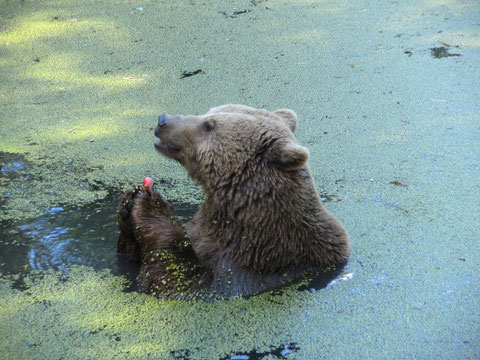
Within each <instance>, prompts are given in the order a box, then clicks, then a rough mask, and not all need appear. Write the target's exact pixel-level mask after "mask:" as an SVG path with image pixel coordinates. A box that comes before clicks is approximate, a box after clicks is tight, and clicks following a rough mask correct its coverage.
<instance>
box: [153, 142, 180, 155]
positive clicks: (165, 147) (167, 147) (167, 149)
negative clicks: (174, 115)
mask: <svg viewBox="0 0 480 360" xmlns="http://www.w3.org/2000/svg"><path fill="white" fill-rule="evenodd" d="M153 146H154V147H155V149H156V150H157V151H158V152H159V153H161V154H163V155H166V156H173V155H174V154H177V153H178V152H180V150H181V147H180V146H178V145H176V144H174V143H171V142H170V141H167V140H163V139H160V140H158V141H156V142H155V143H154V144H153Z"/></svg>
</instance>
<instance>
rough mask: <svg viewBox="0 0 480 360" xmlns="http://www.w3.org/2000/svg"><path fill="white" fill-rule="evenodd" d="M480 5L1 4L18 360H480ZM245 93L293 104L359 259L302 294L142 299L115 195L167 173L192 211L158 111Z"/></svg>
mask: <svg viewBox="0 0 480 360" xmlns="http://www.w3.org/2000/svg"><path fill="white" fill-rule="evenodd" d="M479 19H480V5H479V4H478V3H477V2H475V1H464V0H423V1H413V0H407V1H401V2H400V1H382V2H371V1H366V0H361V1H355V2H351V1H346V0H340V1H333V0H325V1H322V0H320V1H303V0H301V1H289V0H267V1H265V0H263V1H262V0H256V1H233V0H229V1H208V2H207V1H205V2H202V1H197V0H192V1H181V2H180V1H148V0H147V1H141V2H138V1H130V0H128V1H109V2H100V1H67V0H64V1H62V0H57V1H48V0H45V1H41V2H39V1H29V0H9V1H1V2H0V83H1V86H0V140H1V141H0V190H1V191H0V206H1V211H0V220H1V224H0V274H1V276H0V358H5V359H122V358H125V359H135V358H138V359H145V358H152V359H228V358H232V359H237V360H238V359H344V358H345V359H357V358H358V359H365V358H368V359H370V358H372V359H385V358H400V359H410V358H420V359H422V358H424V359H431V358H435V359H480V300H479V299H480V273H479V272H480V270H479V269H480V256H479V254H480V230H479V229H480V215H479V214H480V195H479V194H480V141H479V139H480V102H479V101H478V99H479V98H480V68H479V66H478V64H479V61H480V35H479V34H480V25H479V24H480V20H479ZM229 102H234V103H244V104H248V105H251V106H256V107H265V108H268V109H271V110H273V109H276V108H283V107H287V108H291V109H293V110H295V112H296V113H297V114H298V116H299V125H298V129H297V133H296V134H297V138H298V140H299V142H300V143H301V144H303V145H305V146H307V147H308V149H309V151H310V154H311V158H310V161H309V164H310V167H311V169H312V173H313V175H314V178H315V180H316V183H317V186H318V190H319V193H321V194H322V195H321V196H322V197H323V198H324V200H325V202H326V204H325V205H326V206H327V207H328V209H329V210H330V211H331V212H332V213H333V214H335V215H336V216H337V217H338V218H339V219H340V220H342V222H343V223H344V224H345V226H346V228H347V229H348V231H349V233H350V236H351V241H352V253H351V256H350V260H349V262H348V264H347V265H346V267H345V268H344V269H342V271H341V272H339V273H336V274H334V275H335V276H334V279H331V281H330V282H328V285H326V287H322V286H324V285H325V283H323V284H322V286H315V285H311V284H308V285H307V290H303V291H300V290H297V288H296V287H292V288H289V289H286V290H285V291H284V292H283V293H276V294H263V295H260V296H255V297H251V298H248V299H242V298H236V299H231V300H226V301H212V302H204V301H203V302H202V301H171V300H162V299H156V298H153V297H150V296H148V295H144V294H140V293H138V292H136V291H135V286H134V283H132V280H133V279H134V277H135V273H136V271H138V269H137V268H136V267H135V266H134V265H132V264H128V263H126V262H125V261H124V259H122V257H119V256H117V255H116V253H115V248H116V239H117V236H118V233H117V229H116V223H115V214H114V211H115V206H116V199H117V197H118V195H119V194H120V193H121V192H122V191H124V190H126V189H128V188H130V187H131V186H132V185H133V184H138V183H139V182H140V181H141V179H143V177H145V176H147V175H150V176H154V177H155V178H156V179H158V181H159V185H160V186H159V187H160V190H161V191H162V193H163V194H164V195H165V196H166V197H167V198H168V199H170V200H174V201H176V202H175V204H176V207H177V210H178V211H179V212H180V213H182V214H183V215H184V216H186V218H188V216H191V213H192V209H194V208H195V204H198V203H199V202H200V201H201V199H202V195H201V193H200V192H199V189H198V188H197V187H195V185H194V184H193V183H192V182H191V181H189V180H188V179H187V177H186V175H185V173H184V171H183V169H182V168H181V167H180V166H179V165H177V164H175V163H173V162H171V161H168V160H165V159H163V158H161V157H160V156H158V155H157V154H156V153H155V152H154V150H153V146H152V143H153V127H154V126H155V119H156V117H157V116H158V114H161V113H184V114H189V113H203V112H205V111H206V110H207V109H208V108H210V107H212V106H215V105H220V104H224V103H229ZM185 204H186V205H185ZM192 206H193V207H192ZM182 209H183V210H182ZM309 289H310V290H309Z"/></svg>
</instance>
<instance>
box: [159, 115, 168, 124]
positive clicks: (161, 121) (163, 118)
mask: <svg viewBox="0 0 480 360" xmlns="http://www.w3.org/2000/svg"><path fill="white" fill-rule="evenodd" d="M167 123H168V115H167V114H163V115H160V116H159V117H158V126H165V125H167Z"/></svg>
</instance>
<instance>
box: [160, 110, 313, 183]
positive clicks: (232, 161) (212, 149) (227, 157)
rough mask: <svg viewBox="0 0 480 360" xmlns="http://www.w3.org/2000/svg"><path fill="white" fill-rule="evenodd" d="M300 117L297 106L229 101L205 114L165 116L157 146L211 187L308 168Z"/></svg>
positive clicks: (193, 175)
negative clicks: (297, 130) (299, 138)
mask: <svg viewBox="0 0 480 360" xmlns="http://www.w3.org/2000/svg"><path fill="white" fill-rule="evenodd" d="M296 124H297V116H296V115H295V113H294V112H293V111H291V110H287V109H281V110H276V111H273V112H270V111H267V110H261V109H255V108H251V107H247V106H243V105H224V106H220V107H216V108H212V109H210V110H209V111H208V112H207V113H206V114H204V115H198V116H196V115H187V116H184V115H161V116H160V117H159V118H158V125H157V127H156V129H155V136H156V137H158V138H159V141H158V142H156V143H155V148H156V150H157V151H159V152H160V153H161V154H163V155H165V156H167V157H169V158H172V159H174V160H177V161H178V162H180V163H181V164H182V165H183V166H184V167H185V168H186V169H187V171H188V172H189V175H190V176H191V177H192V178H193V179H195V180H197V181H199V182H200V184H202V185H203V186H205V187H206V188H207V189H214V188H216V187H218V186H222V185H226V184H227V183H229V182H231V181H232V177H239V176H240V177H245V178H248V177H251V176H255V174H256V173H257V172H258V174H265V173H266V172H265V170H267V172H268V170H272V169H274V168H275V169H278V170H279V171H281V172H291V171H295V170H298V169H301V168H303V167H305V164H306V161H307V158H308V150H307V149H306V148H304V147H303V146H300V145H298V143H297V141H296V139H295V137H294V135H293V132H294V131H295V127H296Z"/></svg>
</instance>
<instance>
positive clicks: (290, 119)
mask: <svg viewBox="0 0 480 360" xmlns="http://www.w3.org/2000/svg"><path fill="white" fill-rule="evenodd" d="M273 113H274V114H275V115H277V116H279V117H280V118H281V119H282V120H283V121H285V123H286V124H287V125H288V127H289V128H290V130H292V132H295V129H296V127H297V120H298V118H297V114H295V113H294V112H293V111H292V110H289V109H279V110H275V111H274V112H273Z"/></svg>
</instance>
